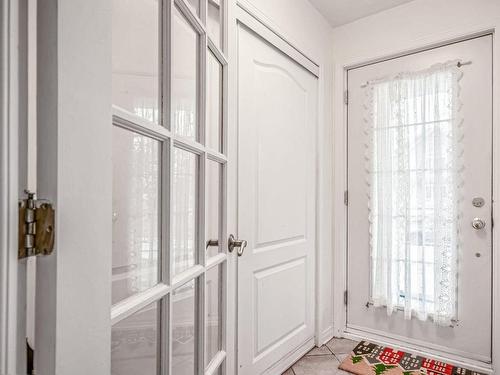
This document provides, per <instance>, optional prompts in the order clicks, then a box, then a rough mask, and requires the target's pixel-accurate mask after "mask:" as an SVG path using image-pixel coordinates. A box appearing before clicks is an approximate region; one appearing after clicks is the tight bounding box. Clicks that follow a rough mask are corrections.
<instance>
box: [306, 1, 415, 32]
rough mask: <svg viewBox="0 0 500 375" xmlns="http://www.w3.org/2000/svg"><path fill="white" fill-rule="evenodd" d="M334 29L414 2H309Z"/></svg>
mask: <svg viewBox="0 0 500 375" xmlns="http://www.w3.org/2000/svg"><path fill="white" fill-rule="evenodd" d="M309 1H310V2H311V3H312V4H313V5H314V7H315V8H316V9H318V10H319V11H320V12H321V14H323V16H324V17H325V18H326V19H327V20H328V22H330V25H332V26H333V27H335V26H340V25H344V24H346V23H349V22H352V21H355V20H357V19H360V18H363V17H366V16H369V15H371V14H375V13H378V12H381V11H383V10H386V9H389V8H394V7H396V6H398V5H401V4H404V3H409V2H410V1H412V0H309Z"/></svg>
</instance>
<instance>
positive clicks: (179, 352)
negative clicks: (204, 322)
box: [172, 280, 197, 375]
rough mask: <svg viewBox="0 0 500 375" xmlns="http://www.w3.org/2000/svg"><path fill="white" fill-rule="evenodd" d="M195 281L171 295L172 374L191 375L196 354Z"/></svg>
mask: <svg viewBox="0 0 500 375" xmlns="http://www.w3.org/2000/svg"><path fill="white" fill-rule="evenodd" d="M195 300H196V281H195V280H192V281H190V282H188V283H187V284H185V285H183V286H181V287H179V288H177V289H176V290H175V291H174V293H173V295H172V374H175V375H193V374H194V373H195V368H196V366H195V358H196V356H195V352H196V345H197V340H196V325H195V322H196V308H195Z"/></svg>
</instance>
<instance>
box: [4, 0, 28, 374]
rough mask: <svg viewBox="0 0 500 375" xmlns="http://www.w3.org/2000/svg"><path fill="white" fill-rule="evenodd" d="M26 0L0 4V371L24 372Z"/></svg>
mask: <svg viewBox="0 0 500 375" xmlns="http://www.w3.org/2000/svg"><path fill="white" fill-rule="evenodd" d="M26 4H27V3H26V2H25V1H19V2H18V1H12V0H5V1H3V2H2V3H1V5H0V28H1V30H2V32H1V33H0V35H1V38H0V82H1V84H0V153H1V156H0V159H1V160H0V249H2V250H1V251H0V280H1V281H0V306H2V308H1V311H0V373H2V374H4V373H5V374H17V373H19V374H21V373H26V341H25V340H26V316H25V314H26V310H25V308H24V307H25V299H26V294H25V293H26V261H25V260H23V261H19V260H18V254H17V253H18V249H17V245H18V243H17V242H18V233H17V232H18V203H17V202H18V198H19V193H20V192H19V187H20V186H21V187H22V186H23V185H24V184H25V179H26V165H25V162H26V155H27V148H26V144H25V142H26V138H25V137H24V136H25V135H26V131H27V128H26V125H27V124H26V121H25V120H26V118H24V117H23V116H24V114H25V113H26V103H27V98H26V97H25V93H26V92H25V85H24V84H25V81H24V79H25V78H26V76H25V73H26V71H25V68H26V60H25V56H26V55H25V54H26V53H27V44H26V40H25V37H26V35H25V33H24V32H25V30H24V26H26V24H25V22H26V16H27V13H26V9H27V8H26Z"/></svg>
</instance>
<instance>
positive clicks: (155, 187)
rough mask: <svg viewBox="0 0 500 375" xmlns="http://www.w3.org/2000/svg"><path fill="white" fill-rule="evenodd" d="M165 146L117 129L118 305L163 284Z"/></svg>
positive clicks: (114, 283)
mask: <svg viewBox="0 0 500 375" xmlns="http://www.w3.org/2000/svg"><path fill="white" fill-rule="evenodd" d="M159 160H160V142H158V141H156V140H154V139H151V138H149V137H146V136H143V135H140V134H138V133H134V132H132V131H129V130H125V129H122V128H119V127H117V126H113V246H112V248H113V255H112V302H113V303H116V302H119V301H120V300H122V299H124V298H126V297H128V296H130V295H132V294H134V293H137V292H140V291H143V290H145V289H148V288H150V287H152V286H154V285H155V284H156V283H157V282H158V273H159V272H158V271H159V270H158V248H159V241H160V240H159V236H158V227H159V225H160V221H159V217H160V216H159V208H158V207H159V190H160V181H159Z"/></svg>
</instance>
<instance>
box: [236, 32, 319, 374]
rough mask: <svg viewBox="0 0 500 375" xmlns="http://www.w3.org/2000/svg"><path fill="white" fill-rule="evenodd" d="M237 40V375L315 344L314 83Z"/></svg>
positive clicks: (295, 66)
mask: <svg viewBox="0 0 500 375" xmlns="http://www.w3.org/2000/svg"><path fill="white" fill-rule="evenodd" d="M238 35H239V39H238V48H239V55H238V67H239V72H238V77H239V78H238V82H239V92H238V100H239V101H238V111H239V116H238V129H239V139H238V145H239V150H238V151H239V152H238V171H239V172H238V234H239V236H240V238H244V239H246V240H248V247H247V249H246V250H245V252H244V254H243V255H242V256H241V257H240V258H239V259H238V360H239V371H240V372H239V373H240V374H263V373H270V374H272V373H276V371H278V369H277V368H276V369H274V370H273V366H274V365H276V364H277V363H278V362H279V361H280V360H285V361H286V359H287V357H288V355H289V354H291V353H292V352H293V351H294V350H296V349H297V348H299V347H301V346H302V345H304V344H306V345H307V343H308V342H311V341H310V340H311V339H312V338H313V336H314V259H315V257H314V252H315V208H314V207H315V176H316V175H315V155H316V152H315V149H314V144H315V134H316V124H317V78H316V77H315V76H314V75H313V74H311V73H310V72H309V71H307V70H306V69H305V68H304V67H302V66H301V65H299V63H297V62H296V61H294V60H293V59H291V58H290V57H289V56H287V55H285V54H284V53H283V52H281V51H280V50H278V49H277V48H276V47H274V46H273V45H272V44H270V43H269V42H268V41H266V40H265V39H263V37H261V36H259V35H258V34H257V33H255V32H254V31H252V30H250V29H248V28H247V27H246V26H244V25H241V24H240V26H239V28H238ZM310 345H311V346H312V342H311V344H310ZM288 360H289V359H288ZM288 365H291V363H288Z"/></svg>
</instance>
